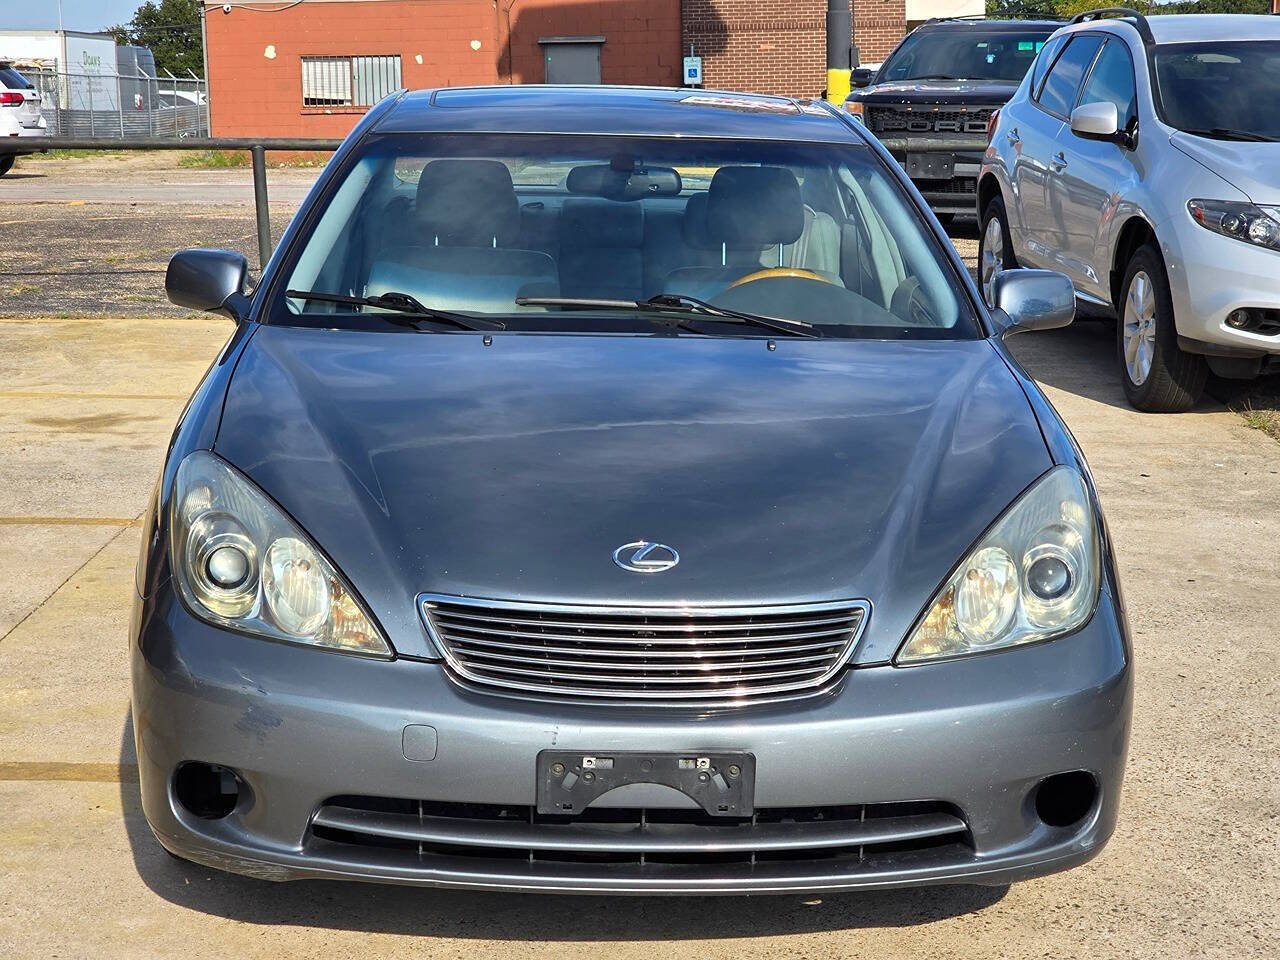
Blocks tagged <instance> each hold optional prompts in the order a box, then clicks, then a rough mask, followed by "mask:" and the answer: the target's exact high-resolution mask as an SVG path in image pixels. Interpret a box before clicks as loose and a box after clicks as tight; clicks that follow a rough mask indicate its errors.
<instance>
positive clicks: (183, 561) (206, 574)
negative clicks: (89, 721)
mask: <svg viewBox="0 0 1280 960" xmlns="http://www.w3.org/2000/svg"><path fill="white" fill-rule="evenodd" d="M172 503H173V506H172V518H171V524H170V529H171V537H170V553H171V556H172V558H173V569H174V572H175V575H176V577H177V580H178V585H179V588H180V589H181V590H182V596H183V598H184V599H185V600H186V601H187V605H188V606H189V607H190V608H191V610H192V612H193V613H195V614H196V615H197V616H199V617H200V618H201V619H203V620H207V621H208V622H210V623H213V624H216V625H218V626H225V627H231V628H233V629H236V630H242V631H244V632H246V633H256V634H259V635H260V636H264V637H270V638H272V639H274V640H285V641H288V642H290V643H301V644H308V645H311V646H316V647H324V648H327V649H330V650H341V651H343V652H345V653H358V654H364V655H366V656H373V657H388V658H389V657H390V656H391V646H390V644H388V643H387V641H386V640H385V639H384V638H383V636H382V634H381V632H380V631H379V630H378V628H377V627H376V626H375V625H374V623H373V619H372V618H371V617H370V616H369V615H368V614H367V613H366V612H365V611H364V608H363V607H362V606H361V605H360V601H359V600H357V599H356V595H355V594H354V593H353V592H352V590H351V587H350V586H349V585H348V584H347V582H346V581H345V580H344V579H343V578H342V576H341V574H339V573H338V571H337V570H336V569H335V568H334V566H333V564H331V563H330V562H329V561H328V560H327V559H326V558H325V557H324V555H323V554H322V553H321V552H320V551H319V550H318V549H317V548H316V547H315V545H314V544H313V543H312V542H311V541H310V539H308V537H307V535H306V534H305V533H303V532H302V531H301V530H300V529H298V525H297V524H295V523H294V522H293V521H292V520H290V519H289V518H288V517H286V516H285V515H284V512H283V511H282V510H281V509H280V508H279V507H277V506H276V505H275V504H274V503H272V502H271V500H269V499H268V498H267V496H266V495H265V494H264V493H263V492H262V491H261V490H259V489H258V488H257V487H256V486H254V485H253V483H252V482H250V481H249V480H248V479H247V478H246V477H244V476H243V475H242V474H240V473H239V472H238V471H236V470H235V469H234V468H232V467H231V466H230V465H229V464H228V463H227V462H226V461H225V460H222V459H221V458H220V457H217V456H214V455H213V454H212V453H208V452H206V451H203V450H198V451H196V452H194V453H192V454H190V455H189V456H188V457H187V458H186V459H185V460H183V461H182V463H181V464H180V465H179V467H178V476H177V480H176V481H175V484H174V492H173V499H172Z"/></svg>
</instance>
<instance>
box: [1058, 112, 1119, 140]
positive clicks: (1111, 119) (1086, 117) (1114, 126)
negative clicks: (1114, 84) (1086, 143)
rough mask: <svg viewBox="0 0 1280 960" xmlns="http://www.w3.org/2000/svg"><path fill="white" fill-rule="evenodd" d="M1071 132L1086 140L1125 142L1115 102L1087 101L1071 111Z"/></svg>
mask: <svg viewBox="0 0 1280 960" xmlns="http://www.w3.org/2000/svg"><path fill="white" fill-rule="evenodd" d="M1071 132H1072V133H1074V134H1075V135H1076V136H1077V137H1081V138H1082V139H1085V140H1102V141H1104V142H1106V143H1123V142H1124V141H1125V140H1126V137H1125V135H1124V134H1123V133H1121V132H1120V113H1119V111H1118V110H1116V105H1115V104H1114V103H1086V104H1083V105H1081V106H1079V107H1076V108H1075V109H1074V110H1072V111H1071Z"/></svg>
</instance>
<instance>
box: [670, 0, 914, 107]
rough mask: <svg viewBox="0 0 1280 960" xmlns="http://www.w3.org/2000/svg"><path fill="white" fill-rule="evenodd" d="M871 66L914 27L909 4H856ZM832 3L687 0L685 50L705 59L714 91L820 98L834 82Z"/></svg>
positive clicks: (859, 36) (860, 0)
mask: <svg viewBox="0 0 1280 960" xmlns="http://www.w3.org/2000/svg"><path fill="white" fill-rule="evenodd" d="M853 12H854V36H855V37H856V40H857V44H858V49H859V51H860V53H861V56H862V59H863V60H864V61H869V62H875V61H879V60H881V59H883V58H884V57H885V55H886V54H888V52H889V51H890V50H891V49H892V48H893V45H894V44H896V43H897V42H898V40H900V39H901V38H902V35H903V33H904V31H905V29H906V3H905V0H854V5H853ZM826 36H827V4H826V2H825V0H684V29H683V35H682V41H683V42H682V46H681V49H682V51H684V52H686V53H687V52H688V50H689V44H690V43H692V44H693V47H694V53H696V54H697V55H698V56H701V57H702V72H703V82H704V84H705V86H707V87H716V88H720V89H728V90H749V91H752V92H756V93H778V94H785V95H788V96H807V97H814V96H817V95H818V94H820V93H821V92H822V90H823V89H824V88H825V87H826V85H827V40H826Z"/></svg>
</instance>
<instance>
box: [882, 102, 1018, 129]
mask: <svg viewBox="0 0 1280 960" xmlns="http://www.w3.org/2000/svg"><path fill="white" fill-rule="evenodd" d="M994 109H996V108H995V107H994V106H991V107H941V106H939V107H934V106H931V105H929V104H922V105H919V106H911V107H907V106H890V107H881V106H875V107H873V106H868V107H867V108H866V117H867V126H868V127H870V128H871V132H872V133H877V134H879V133H889V134H893V133H925V134H927V133H940V134H944V135H946V134H961V135H963V134H982V135H983V136H984V137H985V136H986V133H987V120H989V119H990V118H991V111H992V110H994Z"/></svg>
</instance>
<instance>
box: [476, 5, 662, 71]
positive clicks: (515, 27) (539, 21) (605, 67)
mask: <svg viewBox="0 0 1280 960" xmlns="http://www.w3.org/2000/svg"><path fill="white" fill-rule="evenodd" d="M498 16H499V21H500V22H499V26H498V30H499V34H500V36H501V37H504V38H505V37H506V36H508V34H507V29H508V24H509V25H510V34H509V37H510V39H509V43H507V44H506V49H505V50H504V51H501V52H503V53H505V54H506V56H505V57H503V58H502V59H501V61H500V72H501V73H502V79H503V80H504V81H507V80H509V81H510V82H512V83H542V82H543V81H544V79H545V70H544V69H543V63H542V56H543V54H542V48H541V46H540V45H539V43H538V39H539V38H540V37H560V36H578V37H596V36H603V37H604V38H605V42H604V46H603V47H602V48H601V51H600V78H601V80H602V81H603V82H604V83H627V84H651V85H657V86H675V85H678V84H679V83H680V76H681V72H682V66H681V54H680V0H498Z"/></svg>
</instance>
